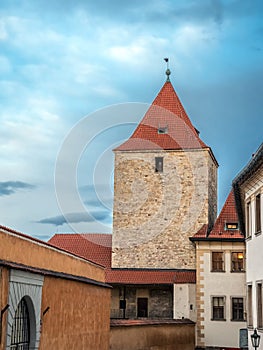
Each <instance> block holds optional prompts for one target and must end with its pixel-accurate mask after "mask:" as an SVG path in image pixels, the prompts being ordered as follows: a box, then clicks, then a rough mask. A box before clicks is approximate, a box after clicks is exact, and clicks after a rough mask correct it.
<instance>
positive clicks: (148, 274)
mask: <svg viewBox="0 0 263 350" xmlns="http://www.w3.org/2000/svg"><path fill="white" fill-rule="evenodd" d="M111 242H112V235H110V234H100V233H97V234H96V233H83V234H70V233H68V234H67V233H65V234H55V235H54V236H53V237H52V238H51V239H50V240H49V244H51V245H53V246H56V247H59V248H62V249H64V250H66V251H68V252H72V253H74V254H76V255H78V256H80V257H83V258H85V259H87V260H90V261H93V262H94V263H97V264H100V265H102V266H104V267H105V268H106V270H105V272H106V282H107V283H112V284H117V283H119V284H123V283H124V284H173V283H195V280H196V277H195V270H164V269H128V268H127V269H111V253H112V246H111V245H112V243H111Z"/></svg>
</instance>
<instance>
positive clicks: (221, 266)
mask: <svg viewBox="0 0 263 350" xmlns="http://www.w3.org/2000/svg"><path fill="white" fill-rule="evenodd" d="M215 254H221V255H222V259H221V260H219V259H218V260H216V259H214V256H215ZM211 272H225V253H224V252H222V251H214V252H211Z"/></svg>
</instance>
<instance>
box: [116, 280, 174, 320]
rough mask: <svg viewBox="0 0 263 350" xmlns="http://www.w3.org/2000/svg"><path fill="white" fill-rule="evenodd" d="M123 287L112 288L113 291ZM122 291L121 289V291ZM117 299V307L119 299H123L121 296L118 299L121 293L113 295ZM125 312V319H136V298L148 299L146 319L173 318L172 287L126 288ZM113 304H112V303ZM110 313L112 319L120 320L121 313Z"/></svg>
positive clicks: (120, 311)
mask: <svg viewBox="0 0 263 350" xmlns="http://www.w3.org/2000/svg"><path fill="white" fill-rule="evenodd" d="M115 288H116V289H119V288H123V287H114V289H115ZM122 290H123V289H122ZM113 294H114V295H116V298H118V301H117V302H115V301H114V304H115V305H119V299H123V296H122V297H121V298H119V295H120V294H121V293H113ZM125 294H126V310H125V317H126V318H128V319H136V318H137V298H138V297H146V298H148V318H152V319H156V318H160V319H166V318H170V319H172V318H173V292H172V286H154V287H150V286H149V287H138V286H126V287H125ZM112 304H113V303H112ZM114 311H115V312H112V317H113V318H114V317H117V318H122V317H123V312H122V310H119V312H116V310H114Z"/></svg>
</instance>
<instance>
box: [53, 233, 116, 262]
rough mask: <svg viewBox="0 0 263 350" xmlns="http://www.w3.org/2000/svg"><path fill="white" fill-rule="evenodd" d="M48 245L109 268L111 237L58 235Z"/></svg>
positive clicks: (92, 234) (101, 235)
mask: <svg viewBox="0 0 263 350" xmlns="http://www.w3.org/2000/svg"><path fill="white" fill-rule="evenodd" d="M48 243H49V244H51V245H53V246H56V247H59V248H62V249H64V250H66V251H68V252H71V253H74V254H76V255H78V256H80V257H82V258H85V259H87V260H90V261H92V262H94V263H96V264H99V265H102V266H103V267H108V268H109V267H110V266H111V235H109V234H96V233H90V234H88V233H83V234H75V233H72V234H70V233H65V234H63V233H60V234H55V235H54V236H53V237H52V238H51V239H50V240H49V241H48Z"/></svg>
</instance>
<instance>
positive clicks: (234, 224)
mask: <svg viewBox="0 0 263 350" xmlns="http://www.w3.org/2000/svg"><path fill="white" fill-rule="evenodd" d="M225 230H238V222H227V223H226V225H225Z"/></svg>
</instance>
